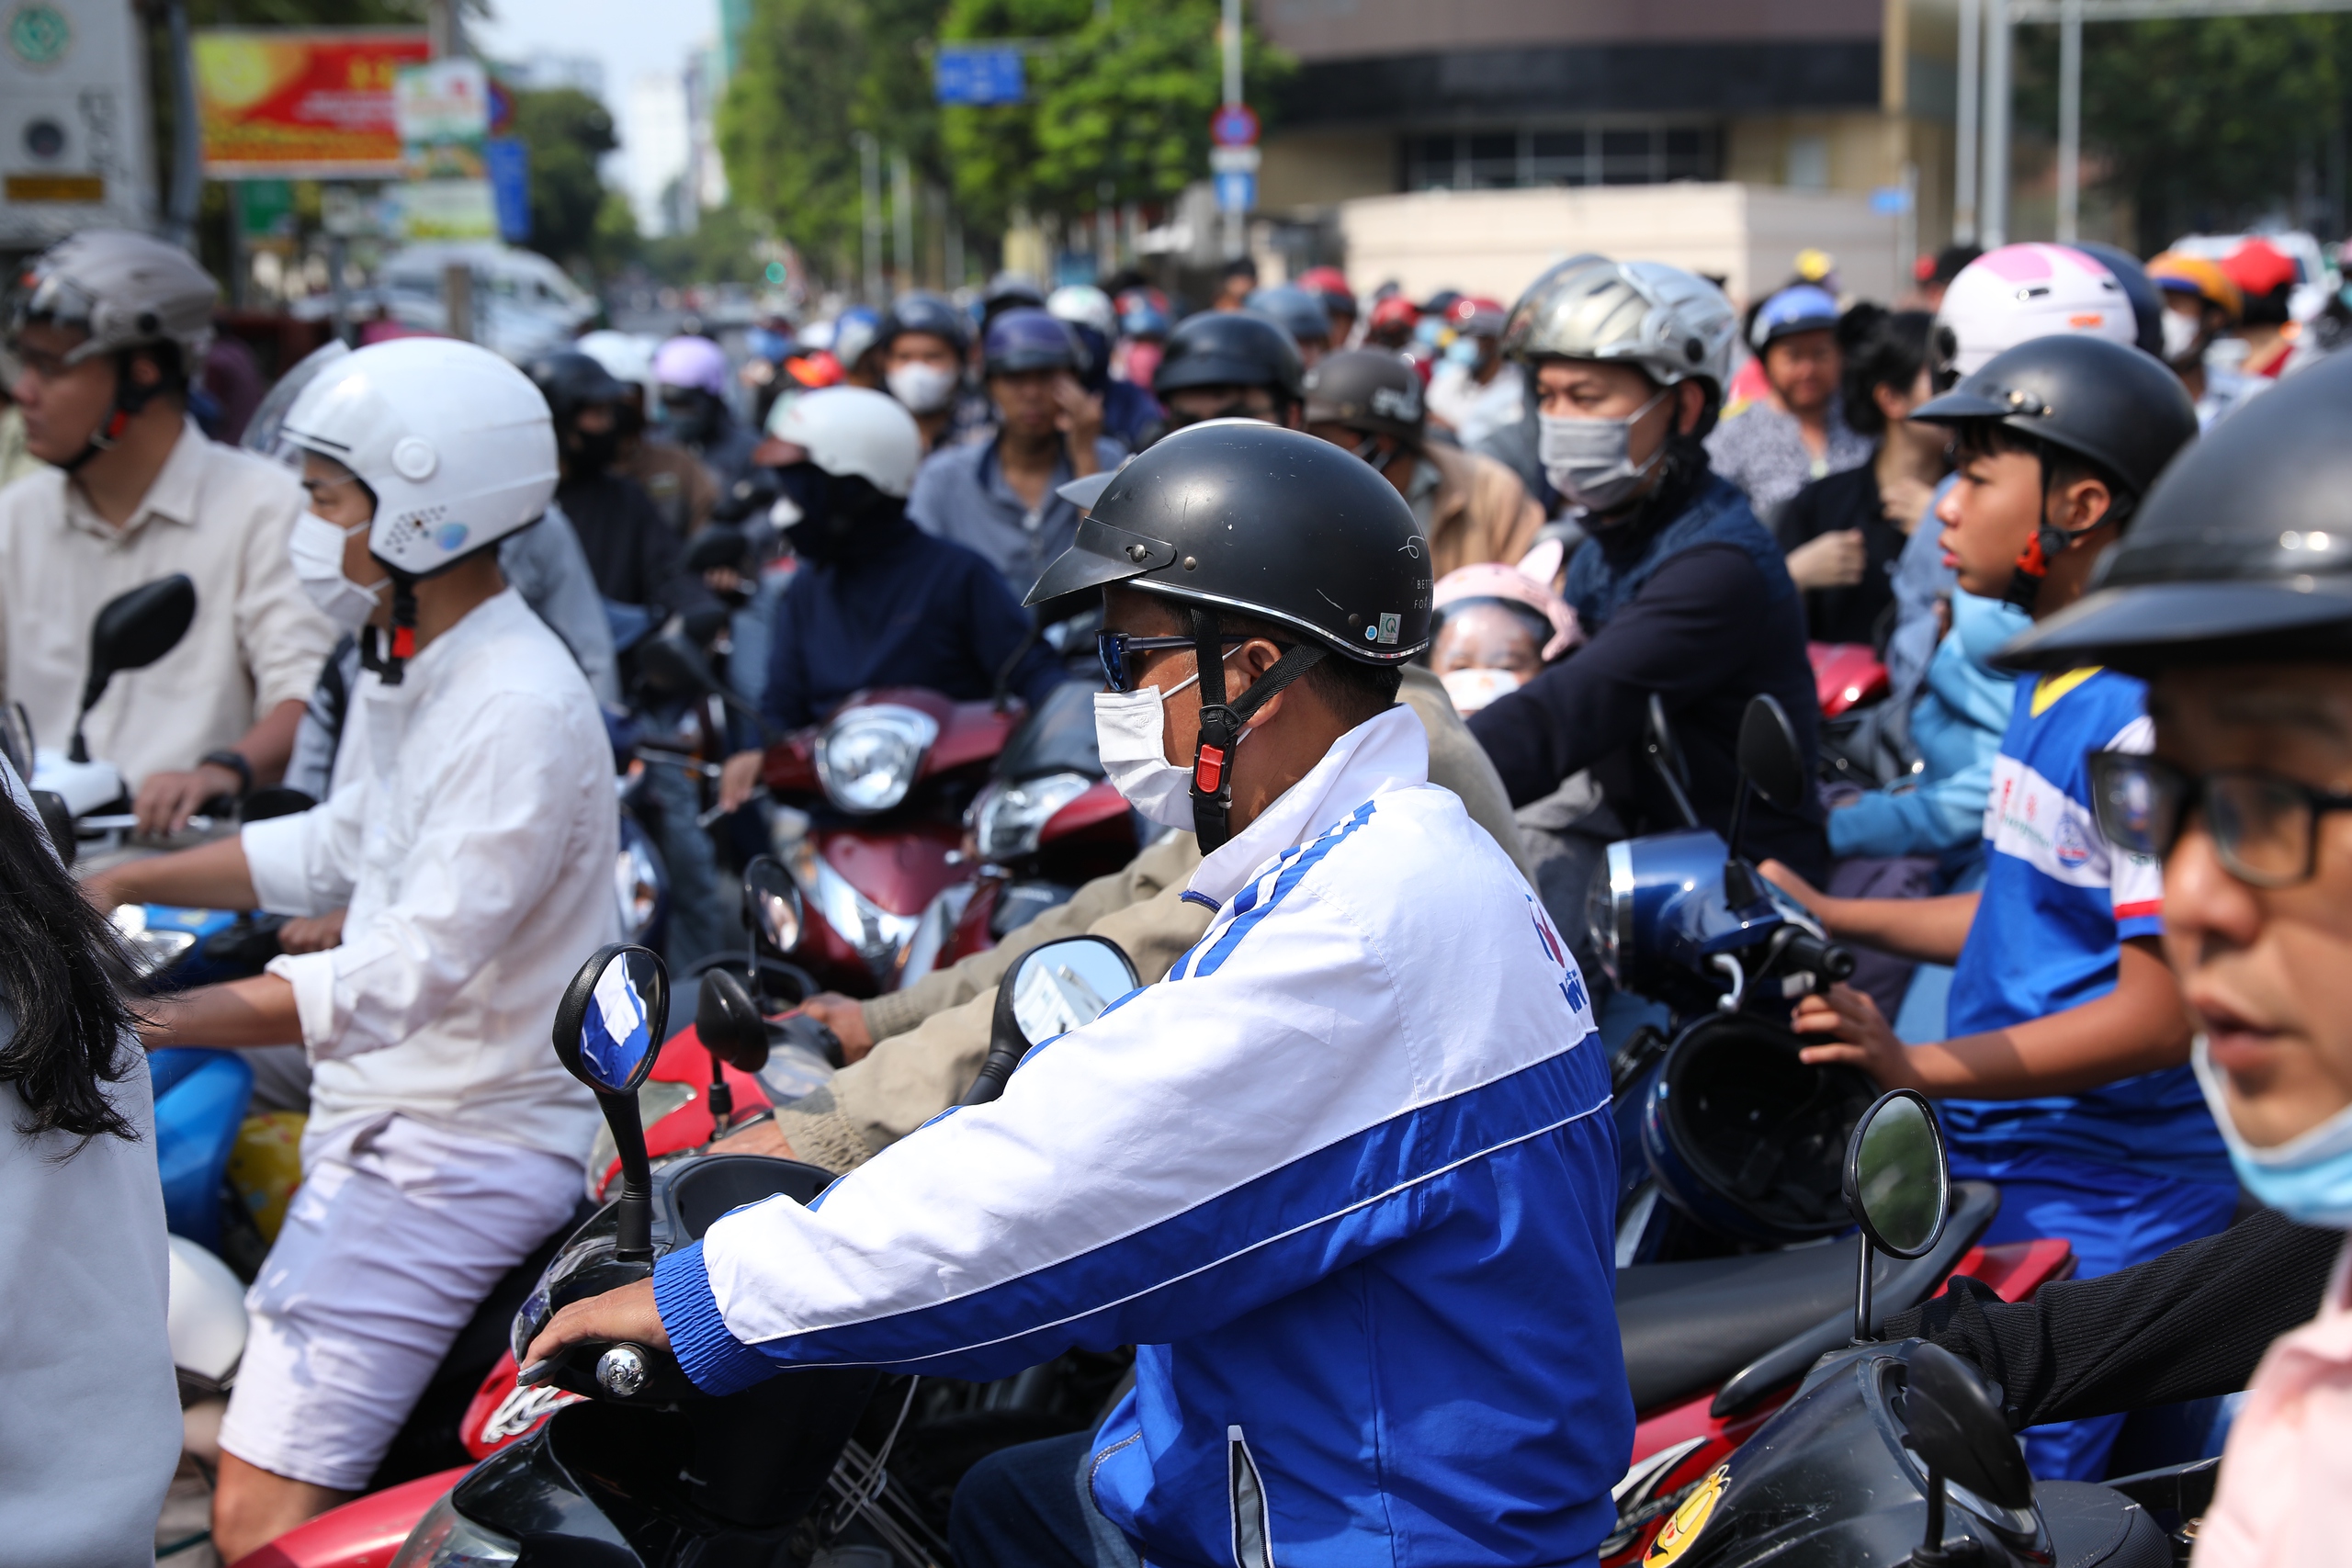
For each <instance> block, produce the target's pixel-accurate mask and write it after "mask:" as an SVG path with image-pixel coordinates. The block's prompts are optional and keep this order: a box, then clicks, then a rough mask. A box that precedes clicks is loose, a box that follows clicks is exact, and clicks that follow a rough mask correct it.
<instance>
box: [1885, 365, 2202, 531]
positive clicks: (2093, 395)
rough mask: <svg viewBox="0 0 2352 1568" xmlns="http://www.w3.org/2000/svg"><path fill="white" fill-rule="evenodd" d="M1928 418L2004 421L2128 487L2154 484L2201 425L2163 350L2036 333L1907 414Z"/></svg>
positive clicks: (2136, 493) (2142, 490)
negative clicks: (2160, 355)
mask: <svg viewBox="0 0 2352 1568" xmlns="http://www.w3.org/2000/svg"><path fill="white" fill-rule="evenodd" d="M1911 417H1912V418H1913V419H1915V420H1918V421H1920V422H1921V423H1927V424H1972V423H1979V422H1982V423H1993V424H2000V425H2005V426H2007V428H2008V429H2010V430H2014V431H2016V432H2017V433H2018V434H2020V435H2027V436H2030V437H2032V438H2033V439H2034V440H2036V441H2039V442H2041V443H2042V444H2043V445H2044V446H2054V447H2058V448H2060V449H2062V450H2064V451H2068V452H2072V453H2075V455H2077V456H2079V457H2087V458H2089V459H2090V460H2091V461H2092V462H2094V463H2096V464H2098V466H2099V467H2100V468H2103V469H2105V470H2106V471H2107V473H2108V475H2109V477H2110V478H2112V479H2114V480H2115V481H2116V482H2118V483H2119V484H2120V485H2122V486H2123V488H2124V489H2125V490H2126V491H2130V492H2131V493H2130V495H2129V496H2128V497H2125V498H2120V499H2122V500H2125V501H2126V502H2135V501H2137V500H2138V499H2139V498H2140V497H2142V496H2143V495H2145V494H2147V493H2148V487H2149V486H2150V485H2152V484H2154V483H2155V482H2156V475H2157V474H2159V473H2160V472H2162V471H2163V469H2164V466H2165V464H2166V463H2168V462H2170V461H2171V460H2172V456H2173V454H2174V453H2176V452H2177V451H2179V450H2180V449H2181V447H2183V446H2187V445H2188V440H2189V438H2190V437H2191V436H2193V435H2195V434H2197V407H2196V405H2195V404H2193V403H2191V402H2190V401H2189V400H2188V393H2187V392H2186V391H2184V390H2182V389H2181V385H2180V378H2178V377H2177V376H2175V375H2174V374H2173V373H2172V372H2171V371H2169V370H2167V369H2165V367H2164V365H2163V363H2162V362H2161V361H2159V360H2156V359H2154V358H2151V357H2150V356H2149V355H2144V354H2143V353H2141V352H2140V351H2139V350H2138V349H2136V348H2126V347H2124V346H2123V345H2122V344H2120V343H2109V342H2108V341H2107V340H2106V339H2105V338H2096V337H2088V336H2083V335H2079V334H2075V333H2064V334H2062V335H2058V336H2053V337H2038V338H2030V339H2029V340H2027V341H2026V342H2024V343H2021V344H2018V345H2017V346H2016V347H2015V348H2012V349H2008V350H2006V351H2005V352H2003V353H2000V354H1996V355H1994V356H1993V357H1992V358H1991V359H1988V360H1986V361H1985V364H1984V366H1983V367H1981V368H1980V369H1978V370H1977V371H1976V372H1975V374H1973V375H1972V376H1970V377H1968V378H1966V379H1965V380H1963V381H1962V382H1961V383H1960V385H1959V386H1957V387H1954V388H1953V389H1951V391H1949V392H1946V393H1945V394H1944V395H1943V396H1941V397H1939V398H1936V399H1933V400H1930V401H1928V402H1926V403H1922V404H1921V405H1920V406H1919V407H1918V408H1917V410H1915V411H1914V412H1913V413H1912V415H1911Z"/></svg>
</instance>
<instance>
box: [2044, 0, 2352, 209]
mask: <svg viewBox="0 0 2352 1568" xmlns="http://www.w3.org/2000/svg"><path fill="white" fill-rule="evenodd" d="M2348 24H2352V18H2346V17H2338V16H2328V15H2304V16H2276V17H2200V18H2195V19H2181V20H2165V21H2144V22H2129V23H2115V24H2105V25H2099V26H2094V27H2090V28H2085V29H2084V33H2083V148H2084V154H2085V160H2086V164H2090V163H2092V161H2093V160H2097V161H2098V163H2100V164H2105V166H2106V174H2105V177H2104V181H2103V183H2104V185H2105V186H2106V189H2107V193H2108V194H2109V195H2110V196H2111V197H2115V198H2117V199H2119V200H2120V201H2122V202H2124V203H2127V204H2128V205H2129V208H2130V210H2131V218H2132V224H2133V229H2134V232H2133V235H2132V240H2133V243H2134V244H2135V246H2136V248H2137V249H2138V250H2139V251H2140V252H2141V253H2142V254H2150V253H2153V252H2154V251H2156V250H2158V249H2161V248H2162V247H2163V246H2164V245H2165V244H2166V243H2169V242H2170V241H2171V240H2172V239H2173V238H2174V237H2175V236H2177V235H2179V234H2181V233H2184V232H2187V231H2191V230H2223V231H2226V230H2229V229H2233V228H2238V227H2242V226H2243V225H2245V224H2246V223H2249V222H2251V221H2254V220H2256V219H2259V218H2262V217H2264V216H2266V215H2267V214H2271V213H2275V212H2278V211H2280V210H2290V211H2291V209H2292V208H2293V207H2294V206H2295V204H2297V202H2298V200H2299V198H2300V199H2301V202H2303V203H2304V204H2305V210H2304V211H2303V213H2302V214H2301V217H2302V218H2303V219H2304V220H2312V221H2319V220H2321V219H2320V216H2319V214H2318V213H2317V212H2314V211H2312V210H2311V208H2312V206H2324V207H2328V208H2335V207H2337V206H2339V204H2340V201H2341V186H2342V181H2343V178H2344V172H2343V170H2342V167H2341V164H2342V160H2343V153H2342V151H2341V148H2342V138H2343V134H2344V126H2345V122H2346V117H2345V107H2346V106H2345V96H2346V91H2347V88H2352V25H2348ZM2020 42H2021V46H2022V47H2021V48H2020V50H2019V67H2020V69H2019V78H2018V87H2019V92H2018V106H2017V113H2018V127H2019V133H2020V140H2028V139H2030V140H2033V141H2041V140H2043V139H2044V138H2046V136H2047V134H2048V132H2047V131H2046V130H2042V129H2041V128H2044V127H2054V126H2055V124H2056V123H2057V115H2058V109H2057V54H2058V46H2057V29H2056V28H2040V27H2038V28H2027V29H2023V30H2022V31H2021V33H2020ZM2331 147H2333V148H2335V152H2332V153H2331V152H2330V151H2329V150H2330V148H2331ZM2331 165H2333V167H2331ZM2089 172H2090V171H2089V170H2088V169H2086V174H2087V173H2089ZM2327 186H2334V187H2335V188H2334V189H2333V190H2330V189H2328V188H2325V187H2327ZM2330 216H2332V217H2333V219H2334V220H2335V223H2336V224H2338V225H2340V224H2341V223H2342V221H2343V214H2342V212H2341V211H2340V210H2337V211H2335V212H2333V213H2331V214H2330Z"/></svg>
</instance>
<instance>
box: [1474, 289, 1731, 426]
mask: <svg viewBox="0 0 2352 1568" xmlns="http://www.w3.org/2000/svg"><path fill="white" fill-rule="evenodd" d="M1738 336H1739V316H1738V313H1737V312H1736V311H1735V310H1733V309H1732V308H1731V301H1730V300H1728V299H1724V294H1723V290H1722V289H1720V288H1716V287H1715V286H1714V285H1713V284H1712V283H1709V282H1708V281H1707V280H1706V279H1705V278H1703V277H1700V276H1696V275H1694V274H1691V273H1688V272H1685V271H1683V270H1682V269H1681V268H1680V267H1679V266H1668V265H1666V264H1665V263H1664V262H1650V261H1635V262H1618V261H1611V260H1610V259H1609V258H1608V257H1607V256H1600V255H1592V254H1585V255H1580V256H1570V257H1569V258H1568V259H1567V260H1566V261H1564V262H1562V263H1560V264H1559V265H1556V266H1555V267H1553V268H1552V269H1551V270H1550V271H1548V272H1546V273H1544V276H1541V277H1539V278H1537V279H1536V280H1535V281H1534V282H1533V283H1532V284H1531V285H1529V286H1528V289H1527V292H1526V293H1524V294H1522V295H1521V296H1520V297H1519V303H1518V304H1516V305H1514V306H1512V307H1511V311H1510V321H1507V322H1506V323H1505V324H1504V326H1503V352H1504V353H1505V354H1507V355H1510V356H1511V357H1512V358H1514V359H1517V360H1520V361H1521V362H1522V363H1527V364H1533V363H1534V362H1536V361H1538V360H1543V359H1598V360H1604V361H1607V362H1610V363H1612V364H1619V365H1631V366H1634V367H1636V368H1638V369H1640V370H1641V371H1643V372H1644V373H1645V374H1646V375H1647V376H1648V377H1649V378H1650V379H1651V380H1653V381H1656V382H1657V383H1658V384H1659V385H1660V386H1662V387H1671V386H1673V385H1675V384H1676V383H1677V382H1680V381H1687V380H1691V379H1692V378H1696V379H1699V380H1702V381H1704V382H1706V383H1707V384H1708V385H1709V387H1711V388H1712V389H1713V391H1714V394H1715V395H1714V401H1715V402H1716V403H1717V404H1720V403H1721V402H1722V400H1723V392H1724V387H1726V386H1727V385H1729V384H1730V381H1731V356H1732V344H1734V343H1735V342H1736V340H1737V338H1738Z"/></svg>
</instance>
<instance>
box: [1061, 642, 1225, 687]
mask: <svg viewBox="0 0 2352 1568" xmlns="http://www.w3.org/2000/svg"><path fill="white" fill-rule="evenodd" d="M1219 640H1220V641H1221V642H1223V643H1224V645H1225V646H1226V647H1227V648H1238V647H1239V646H1240V645H1241V644H1243V643H1245V642H1248V641H1250V638H1248V637H1222V638H1220V639H1219ZM1191 647H1193V639H1192V638H1191V637H1132V636H1129V635H1128V634H1127V633H1125V632H1097V633H1095V634H1094V657H1095V658H1097V659H1099V660H1102V661H1103V680H1105V681H1107V682H1110V686H1111V690H1113V691H1114V692H1131V691H1133V690H1135V686H1134V684H1133V682H1132V681H1131V679H1130V677H1129V675H1128V671H1129V670H1130V669H1131V668H1132V665H1131V664H1130V663H1129V660H1134V659H1136V657H1138V656H1139V655H1142V654H1146V653H1159V652H1161V651H1163V650H1165V649H1171V648H1191Z"/></svg>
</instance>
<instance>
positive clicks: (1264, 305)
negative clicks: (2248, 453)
mask: <svg viewBox="0 0 2352 1568" xmlns="http://www.w3.org/2000/svg"><path fill="white" fill-rule="evenodd" d="M1241 308H1242V309H1243V310H1255V311H1256V312H1257V313H1258V314H1259V315H1261V316H1263V317H1265V318H1266V319H1267V320H1268V321H1277V322H1280V323H1281V325H1282V329H1283V331H1284V332H1286V333H1290V335H1291V336H1292V337H1293V338H1294V339H1295V340H1296V341H1297V342H1300V343H1329V342H1330V341H1331V312H1330V310H1329V309H1328V308H1326V307H1325V305H1324V303H1323V297H1322V296H1321V295H1319V294H1310V293H1308V292H1307V291H1306V289H1304V288H1298V287H1297V286H1296V285H1295V284H1289V283H1278V284H1275V285H1274V286H1273V287H1272V288H1253V289H1251V290H1250V297H1249V298H1248V299H1244V300H1243V301H1241Z"/></svg>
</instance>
